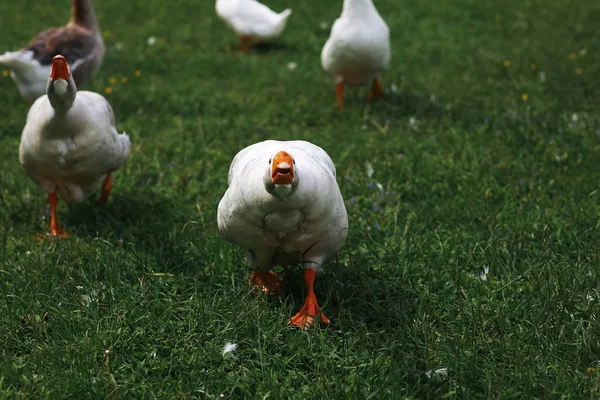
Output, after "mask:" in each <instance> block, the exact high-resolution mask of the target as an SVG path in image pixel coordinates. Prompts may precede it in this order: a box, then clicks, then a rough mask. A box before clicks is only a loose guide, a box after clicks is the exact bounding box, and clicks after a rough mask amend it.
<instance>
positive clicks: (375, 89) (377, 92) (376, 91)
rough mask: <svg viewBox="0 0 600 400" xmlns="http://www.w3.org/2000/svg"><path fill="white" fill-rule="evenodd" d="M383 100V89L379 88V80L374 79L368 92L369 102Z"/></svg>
mask: <svg viewBox="0 0 600 400" xmlns="http://www.w3.org/2000/svg"><path fill="white" fill-rule="evenodd" d="M380 99H383V89H382V88H381V83H380V82H379V78H375V79H374V80H373V86H372V87H371V90H370V91H369V100H371V101H373V100H380Z"/></svg>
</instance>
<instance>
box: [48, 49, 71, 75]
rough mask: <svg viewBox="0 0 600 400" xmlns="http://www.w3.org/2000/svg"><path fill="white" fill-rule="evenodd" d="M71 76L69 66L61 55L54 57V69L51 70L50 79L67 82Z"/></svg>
mask: <svg viewBox="0 0 600 400" xmlns="http://www.w3.org/2000/svg"><path fill="white" fill-rule="evenodd" d="M69 76H71V74H70V72H69V64H67V60H65V58H64V57H63V56H61V55H58V56H54V58H53V59H52V69H51V70H50V78H52V80H53V81H55V80H57V79H64V80H65V81H68V80H69Z"/></svg>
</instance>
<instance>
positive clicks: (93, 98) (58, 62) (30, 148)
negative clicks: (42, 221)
mask: <svg viewBox="0 0 600 400" xmlns="http://www.w3.org/2000/svg"><path fill="white" fill-rule="evenodd" d="M54 60H55V61H54V64H55V65H54V66H53V68H52V70H53V72H52V73H53V74H54V76H53V77H52V78H50V79H49V80H48V84H47V91H48V94H47V95H44V96H42V97H40V98H38V99H37V100H36V101H35V103H34V104H33V105H32V106H31V108H30V110H29V113H28V115H27V122H26V125H25V128H24V129H23V134H22V136H21V145H20V148H19V160H20V162H21V164H22V166H23V168H24V170H25V172H26V173H27V175H28V176H29V177H30V178H31V179H32V180H33V181H34V182H36V183H37V184H38V185H39V186H40V187H41V188H42V190H43V191H45V192H46V193H48V195H49V197H53V198H54V202H55V201H56V194H58V195H59V196H60V197H61V198H62V199H63V200H64V201H66V202H69V203H71V202H80V201H82V200H83V199H84V197H85V194H86V193H87V192H89V191H90V190H91V189H93V188H95V187H96V186H98V185H99V184H100V183H101V182H103V181H104V187H103V191H104V193H103V197H102V198H101V202H105V201H106V200H107V198H108V194H109V193H110V188H111V181H110V179H111V178H110V177H111V175H110V174H111V172H113V171H115V170H117V169H118V168H120V167H121V166H123V165H124V164H125V162H126V161H127V158H128V156H129V150H130V141H129V137H128V136H127V135H126V134H119V133H118V132H117V130H116V128H115V117H114V113H113V110H112V108H111V106H110V104H109V103H108V102H107V101H106V99H104V97H102V96H101V95H99V94H97V93H92V92H87V91H79V92H77V90H76V86H75V83H74V80H73V77H72V76H68V72H66V73H63V75H61V74H60V71H64V70H67V71H68V66H67V63H66V61H64V58H62V57H61V56H57V57H55V59H54ZM63 63H64V64H63ZM63 65H64V66H63ZM57 70H58V71H59V72H58V73H57V72H56V71H57ZM57 74H58V75H57ZM50 201H51V205H52V201H53V200H52V198H51V199H50ZM53 219H55V218H53ZM51 231H52V227H51ZM61 232H62V231H60V229H57V232H55V233H54V234H57V235H58V234H59V233H61ZM51 233H52V232H51Z"/></svg>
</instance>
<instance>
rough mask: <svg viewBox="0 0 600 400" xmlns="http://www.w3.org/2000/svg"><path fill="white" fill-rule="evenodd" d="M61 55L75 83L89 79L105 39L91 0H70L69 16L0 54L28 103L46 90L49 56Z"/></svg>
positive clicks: (98, 66)
mask: <svg viewBox="0 0 600 400" xmlns="http://www.w3.org/2000/svg"><path fill="white" fill-rule="evenodd" d="M58 54H60V55H62V56H64V57H65V58H66V59H67V62H68V63H69V64H70V66H71V73H72V74H73V79H74V80H75V84H76V85H77V86H81V85H82V84H83V83H84V82H85V81H87V80H88V79H90V78H91V77H92V76H93V75H94V74H95V73H96V71H97V70H98V68H100V65H101V64H102V59H103V58H104V42H103V41H102V36H101V34H100V28H99V27H98V21H97V20H96V14H95V13H94V8H93V7H92V2H91V0H73V5H72V8H71V20H70V21H69V23H68V24H67V25H65V26H63V27H60V28H50V29H46V30H45V31H43V32H41V33H40V34H38V35H37V36H36V37H34V38H33V39H32V40H31V42H29V44H28V45H27V47H25V48H24V49H21V50H18V51H13V52H7V53H4V55H0V66H4V67H5V68H6V69H8V70H9V71H10V75H11V77H12V79H13V80H14V81H15V83H16V84H17V87H18V88H19V92H21V95H22V96H23V97H24V98H25V99H26V100H27V101H29V102H30V103H33V102H34V101H35V100H36V99H37V98H38V97H40V96H42V95H44V94H45V93H46V81H47V80H48V74H49V73H50V66H51V65H52V59H53V58H54V56H56V55H58Z"/></svg>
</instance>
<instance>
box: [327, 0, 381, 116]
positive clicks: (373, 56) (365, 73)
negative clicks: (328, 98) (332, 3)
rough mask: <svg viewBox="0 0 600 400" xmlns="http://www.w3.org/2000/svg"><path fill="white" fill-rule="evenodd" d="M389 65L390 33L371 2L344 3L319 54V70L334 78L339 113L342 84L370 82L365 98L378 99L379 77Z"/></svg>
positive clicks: (379, 92)
mask: <svg viewBox="0 0 600 400" xmlns="http://www.w3.org/2000/svg"><path fill="white" fill-rule="evenodd" d="M389 62H390V30H389V28H388V26H387V24H386V23H385V21H384V20H383V18H381V16H380V15H379V13H378V12H377V9H376V8H375V6H374V5H373V1H372V0H344V7H343V8H342V14H341V15H340V17H339V18H338V19H336V20H335V22H334V23H333V26H332V27H331V34H330V36H329V39H328V40H327V42H326V43H325V46H323V51H322V52H321V64H322V65H323V68H324V69H325V71H327V72H329V74H331V75H332V76H333V77H334V78H335V83H336V91H337V98H338V106H339V108H340V110H341V111H344V85H349V86H360V85H364V84H366V83H370V82H372V83H373V86H372V88H371V91H370V92H369V99H375V98H377V97H381V96H382V95H383V91H382V90H381V84H380V82H379V74H380V73H381V72H382V71H383V70H384V69H385V68H386V67H387V65H388V64H389Z"/></svg>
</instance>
